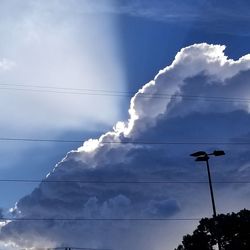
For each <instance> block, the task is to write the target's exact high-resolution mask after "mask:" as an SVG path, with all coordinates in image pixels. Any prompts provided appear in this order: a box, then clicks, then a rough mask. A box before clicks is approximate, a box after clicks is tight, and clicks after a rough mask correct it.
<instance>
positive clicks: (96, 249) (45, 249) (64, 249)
mask: <svg viewBox="0 0 250 250" xmlns="http://www.w3.org/2000/svg"><path fill="white" fill-rule="evenodd" d="M36 249H37V250H56V249H62V250H73V249H79V250H80V249H82V250H112V249H110V248H91V247H49V248H40V247H39V248H36ZM23 250H24V249H23Z"/></svg>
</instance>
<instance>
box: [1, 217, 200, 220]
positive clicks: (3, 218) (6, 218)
mask: <svg viewBox="0 0 250 250" xmlns="http://www.w3.org/2000/svg"><path fill="white" fill-rule="evenodd" d="M0 220H4V221H8V220H10V221H197V220H201V218H10V217H0Z"/></svg>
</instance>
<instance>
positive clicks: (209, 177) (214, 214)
mask: <svg viewBox="0 0 250 250" xmlns="http://www.w3.org/2000/svg"><path fill="white" fill-rule="evenodd" d="M208 159H209V158H208ZM208 159H207V160H206V163H207V174H208V181H209V188H210V194H211V200H212V206H213V217H214V223H215V230H216V231H217V229H216V227H217V224H216V217H217V213H216V207H215V201H214V192H213V186H212V181H211V174H210V168H209V163H208ZM216 234H217V233H216ZM217 239H218V248H219V250H222V248H221V241H220V237H219V236H218V235H217Z"/></svg>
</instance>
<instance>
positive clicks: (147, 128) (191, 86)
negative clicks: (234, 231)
mask: <svg viewBox="0 0 250 250" xmlns="http://www.w3.org/2000/svg"><path fill="white" fill-rule="evenodd" d="M224 50H225V46H221V45H208V44H206V43H203V44H194V45H192V46H189V47H186V48H183V49H182V50H181V51H180V52H178V53H177V55H176V57H175V59H174V61H173V63H172V64H171V65H169V66H167V67H166V68H165V69H163V70H160V71H159V73H158V74H157V75H156V77H155V78H154V79H153V80H152V81H150V82H149V83H147V84H145V85H144V86H143V87H142V88H141V89H140V90H139V91H138V92H137V93H136V95H135V96H134V97H133V98H132V99H131V104H130V109H129V114H130V118H129V120H128V121H125V122H121V121H120V122H118V123H117V124H116V126H114V130H113V131H110V132H107V133H106V134H104V135H102V136H101V137H100V138H99V139H90V140H89V141H87V142H84V144H83V146H82V147H80V148H78V149H77V150H73V151H71V152H69V153H68V154H67V155H66V157H65V158H64V159H63V160H62V161H61V162H59V163H58V164H57V165H56V167H55V168H54V169H53V171H51V172H50V174H49V175H48V176H47V180H58V181H62V180H87V181H91V180H95V181H109V180H110V181H128V180H130V181H133V180H134V181H138V180H144V181H145V180H151V181H152V180H169V181H190V180H191V181H195V180H198V181H201V180H202V181H206V180H207V176H206V171H205V169H204V166H203V164H202V163H194V162H193V159H190V157H189V154H190V153H191V152H193V151H196V150H207V151H212V150H214V149H217V148H220V147H223V149H224V150H225V151H226V156H225V157H222V158H220V159H211V165H212V175H213V177H214V178H215V179H216V180H227V181H228V180H242V179H243V178H249V174H250V172H249V168H246V167H245V166H247V164H249V161H250V158H249V152H248V149H247V148H245V147H240V146H238V147H236V146H235V145H231V144H223V145H219V144H218V143H220V142H221V141H222V142H226V143H231V142H235V141H237V140H243V139H244V140H248V138H249V135H250V131H249V128H250V115H249V101H248V99H249V93H250V91H249V90H250V89H249V88H250V85H249V83H248V81H249V79H250V57H249V55H246V56H243V57H241V58H240V59H239V60H237V61H234V60H231V59H228V58H227V56H226V55H225V54H224ZM215 97H217V98H215ZM236 97H241V99H237V98H236ZM243 98H245V99H243ZM125 141H126V142H128V141H144V142H146V141H151V142H157V141H158V142H176V144H173V145H171V144H169V145H168V144H166V145H154V144H151V145H150V144H148V145H147V144H127V143H124V144H122V143H120V142H125ZM106 142H112V143H106ZM178 142H180V143H182V144H178ZM185 142H192V143H193V144H188V145H186V144H185ZM195 142H197V144H195ZM199 142H201V143H202V142H211V144H199ZM213 143H214V144H213ZM215 191H216V192H215V194H216V195H215V196H216V198H217V197H220V199H216V202H217V208H218V211H219V212H227V211H232V210H236V209H239V208H243V207H249V205H250V204H249V199H247V198H246V197H248V195H249V191H248V190H247V189H246V186H244V185H241V186H239V185H238V186H237V185H233V184H232V185H228V184H227V185H222V184H220V185H216V187H215ZM230 197H231V198H230ZM12 214H13V216H14V217H18V218H19V217H20V218H75V219H77V218H92V219H95V218H106V219H107V218H113V219H115V218H123V219H125V218H138V219H143V218H197V217H202V216H210V215H211V207H210V199H209V193H208V187H207V185H204V184H187V183H186V184H173V183H172V184H159V183H158V184H138V183H137V184H136V183H134V184H126V183H125V184H124V183H116V184H114V183H113V184H111V183H84V182H74V183H72V182H51V183H45V182H42V183H40V185H39V186H38V187H37V188H36V189H35V190H34V191H33V192H32V193H31V194H30V195H27V196H25V197H23V198H22V199H21V200H19V201H18V202H17V204H16V206H15V208H14V209H13V210H12ZM178 223H179V222H176V221H173V222H167V221H158V222H152V221H151V222H150V221H139V222H138V221H80V220H79V221H77V220H76V221H28V222H24V221H12V222H10V223H8V224H7V225H6V226H4V227H2V230H1V234H0V238H1V241H2V242H5V243H14V244H16V245H17V246H18V247H26V248H31V247H41V246H42V247H44V246H46V247H51V246H65V245H70V246H79V247H109V248H114V249H128V248H129V249H138V248H139V249H144V250H149V249H157V250H162V249H166V248H168V249H173V248H174V247H175V246H176V245H177V244H178V242H180V240H181V237H182V235H183V234H186V233H188V232H190V231H191V230H192V229H193V228H194V226H195V223H196V222H192V221H191V222H190V221H188V222H187V221H182V222H181V224H178Z"/></svg>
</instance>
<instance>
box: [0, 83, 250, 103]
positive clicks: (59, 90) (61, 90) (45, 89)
mask: <svg viewBox="0 0 250 250" xmlns="http://www.w3.org/2000/svg"><path fill="white" fill-rule="evenodd" d="M1 85H2V86H6V87H0V89H1V90H14V91H29V92H40V93H54V94H70V95H90V96H109V97H112V96H113V97H129V98H132V97H133V96H134V95H135V94H136V93H137V92H132V91H131V92H130V91H112V90H103V89H99V90H98V89H87V88H66V87H49V86H39V85H24V84H3V83H2V84H0V86H1ZM9 86H10V87H9ZM16 87H25V88H16ZM30 87H32V89H31V88H30ZM72 91H73V92H72ZM179 97H181V98H185V99H183V100H185V101H193V100H195V99H202V100H203V101H212V102H225V103H228V102H229V103H230V102H244V103H250V99H249V98H243V97H225V96H204V95H203V96H199V95H183V94H168V93H161V94H158V93H139V95H137V98H150V99H151V98H158V99H159V98H160V99H173V98H179Z"/></svg>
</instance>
